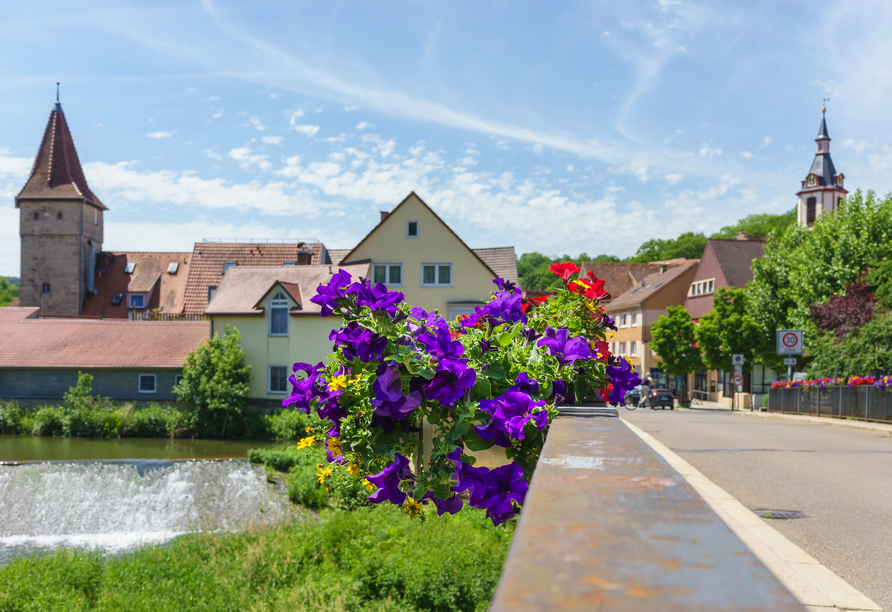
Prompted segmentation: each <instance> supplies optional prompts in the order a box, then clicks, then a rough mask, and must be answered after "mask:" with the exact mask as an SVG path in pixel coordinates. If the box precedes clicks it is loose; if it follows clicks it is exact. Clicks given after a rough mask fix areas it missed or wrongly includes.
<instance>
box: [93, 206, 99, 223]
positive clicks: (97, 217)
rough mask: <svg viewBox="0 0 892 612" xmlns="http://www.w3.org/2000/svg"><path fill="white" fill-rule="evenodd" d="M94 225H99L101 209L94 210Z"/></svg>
mask: <svg viewBox="0 0 892 612" xmlns="http://www.w3.org/2000/svg"><path fill="white" fill-rule="evenodd" d="M93 225H99V209H97V208H94V209H93Z"/></svg>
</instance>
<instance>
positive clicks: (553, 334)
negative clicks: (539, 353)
mask: <svg viewBox="0 0 892 612" xmlns="http://www.w3.org/2000/svg"><path fill="white" fill-rule="evenodd" d="M537 346H542V347H545V352H546V353H548V354H549V355H551V356H552V357H556V358H557V360H558V362H560V364H561V365H562V366H567V365H573V362H575V361H577V360H579V359H582V360H585V359H591V358H592V350H591V349H590V348H589V346H588V342H586V341H585V338H581V337H577V338H570V331H569V330H567V329H564V328H563V327H562V328H560V329H554V328H553V327H546V328H545V337H544V338H542V339H540V340H539V342H538V343H537Z"/></svg>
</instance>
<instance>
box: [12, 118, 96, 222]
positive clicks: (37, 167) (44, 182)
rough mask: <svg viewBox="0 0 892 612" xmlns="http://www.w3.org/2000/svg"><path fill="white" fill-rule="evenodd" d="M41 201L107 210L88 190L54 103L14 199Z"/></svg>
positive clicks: (65, 126)
mask: <svg viewBox="0 0 892 612" xmlns="http://www.w3.org/2000/svg"><path fill="white" fill-rule="evenodd" d="M44 198H74V199H78V200H80V199H82V198H83V199H84V200H86V201H87V202H90V203H91V204H93V205H95V206H97V207H98V208H100V209H102V210H108V209H107V208H106V207H105V205H104V204H103V203H102V202H100V201H99V198H97V197H96V196H95V195H94V194H93V192H92V191H91V190H90V187H89V186H88V185H87V179H86V177H85V176H84V171H83V169H82V168H81V162H80V159H78V156H77V151H76V150H75V148H74V140H72V138H71V132H70V131H69V130H68V121H67V120H66V119H65V113H63V112H62V105H61V104H59V103H58V102H56V105H55V106H54V107H53V110H52V112H51V113H50V119H49V121H48V122H47V124H46V130H45V131H44V133H43V140H41V141H40V148H39V149H38V150H37V156H36V157H35V158H34V165H33V166H32V167H31V174H30V175H29V176H28V180H27V181H26V182H25V186H24V187H22V190H21V191H20V192H19V195H18V196H16V206H18V201H19V200H30V199H44Z"/></svg>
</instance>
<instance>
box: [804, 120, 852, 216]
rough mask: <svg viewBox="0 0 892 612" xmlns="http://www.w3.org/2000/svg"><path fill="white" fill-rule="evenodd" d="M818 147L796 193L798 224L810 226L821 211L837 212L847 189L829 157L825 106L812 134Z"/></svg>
mask: <svg viewBox="0 0 892 612" xmlns="http://www.w3.org/2000/svg"><path fill="white" fill-rule="evenodd" d="M815 142H816V143H817V151H815V159H814V161H813V162H812V164H811V170H809V173H808V176H806V177H805V178H804V179H803V180H802V187H801V190H800V191H799V193H797V194H796V195H797V196H799V215H798V216H799V225H801V226H802V227H811V226H812V225H814V223H815V219H817V216H818V215H820V214H821V213H823V212H836V211H837V210H839V207H840V206H842V204H843V203H844V201H845V196H846V194H847V193H848V191H846V190H845V189H843V179H845V176H844V175H843V174H842V173H841V172H839V173H837V172H836V168H835V167H834V165H833V160H832V159H831V158H830V134H829V132H828V131H827V108H826V107H824V108H822V109H821V127H820V129H819V130H818V137H817V138H815Z"/></svg>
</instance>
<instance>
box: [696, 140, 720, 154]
mask: <svg viewBox="0 0 892 612" xmlns="http://www.w3.org/2000/svg"><path fill="white" fill-rule="evenodd" d="M721 154H722V150H721V149H720V148H719V147H716V148H715V149H710V148H709V145H708V144H706V143H705V142H704V143H703V146H701V147H700V157H713V156H721Z"/></svg>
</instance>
